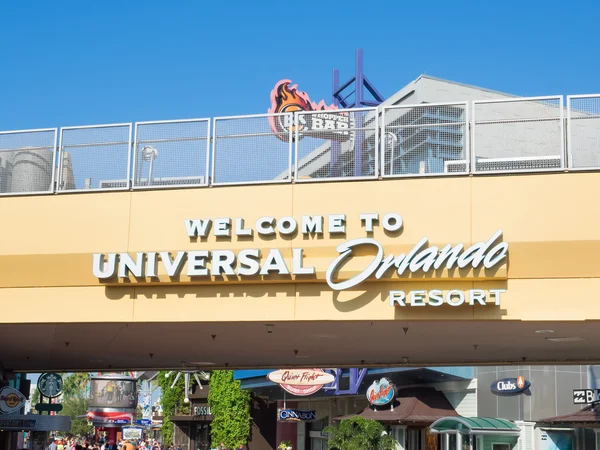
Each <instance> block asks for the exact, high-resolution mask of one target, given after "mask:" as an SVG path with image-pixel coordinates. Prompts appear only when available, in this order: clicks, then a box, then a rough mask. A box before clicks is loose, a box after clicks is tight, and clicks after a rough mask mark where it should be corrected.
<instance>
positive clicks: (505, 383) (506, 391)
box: [490, 376, 531, 395]
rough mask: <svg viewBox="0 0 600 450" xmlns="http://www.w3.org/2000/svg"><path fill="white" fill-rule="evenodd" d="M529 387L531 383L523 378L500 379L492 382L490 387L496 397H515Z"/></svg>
mask: <svg viewBox="0 0 600 450" xmlns="http://www.w3.org/2000/svg"><path fill="white" fill-rule="evenodd" d="M530 386H531V383H530V382H529V381H528V380H526V379H525V378H524V377H522V376H519V377H517V378H502V379H501V380H497V381H494V382H493V383H492V385H491V386H490V388H491V390H492V392H493V393H494V394H496V395H515V394H520V393H521V392H523V391H526V390H527V389H529V387H530Z"/></svg>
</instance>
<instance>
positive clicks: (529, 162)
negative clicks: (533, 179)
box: [472, 96, 564, 172]
mask: <svg viewBox="0 0 600 450" xmlns="http://www.w3.org/2000/svg"><path fill="white" fill-rule="evenodd" d="M472 147H473V160H472V165H473V166H474V167H472V171H473V172H520V171H544V170H557V169H561V168H563V167H564V156H563V155H564V121H563V98H562V96H553V97H530V98H515V99H507V100H486V101H475V102H473V142H472Z"/></svg>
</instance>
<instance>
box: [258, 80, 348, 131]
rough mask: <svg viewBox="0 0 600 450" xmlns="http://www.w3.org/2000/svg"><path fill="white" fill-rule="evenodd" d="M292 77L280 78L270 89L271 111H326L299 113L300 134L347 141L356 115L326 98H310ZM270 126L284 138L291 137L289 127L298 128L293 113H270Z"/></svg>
mask: <svg viewBox="0 0 600 450" xmlns="http://www.w3.org/2000/svg"><path fill="white" fill-rule="evenodd" d="M291 83H292V81H291V80H281V81H278V82H277V84H275V87H274V88H273V90H272V91H271V108H269V114H279V113H294V112H298V111H323V112H322V113H315V114H303V115H299V116H298V122H299V123H298V132H301V134H299V138H300V139H301V138H302V137H303V136H315V137H318V138H320V139H334V140H336V141H341V142H345V141H347V140H349V139H350V138H351V131H350V130H351V129H353V128H354V115H353V114H352V113H350V112H348V111H339V112H336V111H335V110H337V109H338V107H337V106H335V105H329V106H327V105H326V104H325V101H324V100H321V101H320V102H319V103H318V104H317V103H315V102H311V101H310V98H309V96H308V94H307V93H306V92H301V91H299V90H298V85H296V84H294V85H293V86H290V84H291ZM269 123H270V125H271V130H272V131H273V133H275V136H277V137H278V138H279V139H281V140H282V141H285V142H287V141H288V139H289V134H288V133H289V131H290V129H291V130H292V131H293V132H295V131H296V130H295V128H294V125H295V124H294V116H293V115H282V116H270V117H269Z"/></svg>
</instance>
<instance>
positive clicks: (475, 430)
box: [429, 416, 521, 436]
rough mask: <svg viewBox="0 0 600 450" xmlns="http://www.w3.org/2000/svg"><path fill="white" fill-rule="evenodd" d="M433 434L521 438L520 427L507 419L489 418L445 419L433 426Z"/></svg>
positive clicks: (437, 421) (431, 427)
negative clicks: (489, 435) (492, 435)
mask: <svg viewBox="0 0 600 450" xmlns="http://www.w3.org/2000/svg"><path fill="white" fill-rule="evenodd" d="M429 430H430V431H431V432H432V433H465V434H495V435H504V436H519V435H520V434H521V429H520V428H519V426H518V425H516V424H515V423H513V422H511V421H510V420H506V419H496V418H488V417H462V416H457V417H444V418H442V419H439V420H436V421H435V422H434V423H432V424H431V426H430V427H429Z"/></svg>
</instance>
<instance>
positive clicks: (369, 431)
mask: <svg viewBox="0 0 600 450" xmlns="http://www.w3.org/2000/svg"><path fill="white" fill-rule="evenodd" d="M323 431H324V432H325V433H327V434H328V435H329V442H328V445H329V448H330V449H332V448H338V449H339V450H395V448H396V440H395V439H394V438H393V437H392V436H390V435H389V434H387V433H384V431H385V429H384V427H383V425H382V424H381V423H379V422H377V421H376V420H367V419H365V418H364V417H360V416H356V417H352V418H350V419H344V420H342V421H340V424H339V425H338V426H337V427H326V428H325V430H323Z"/></svg>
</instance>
